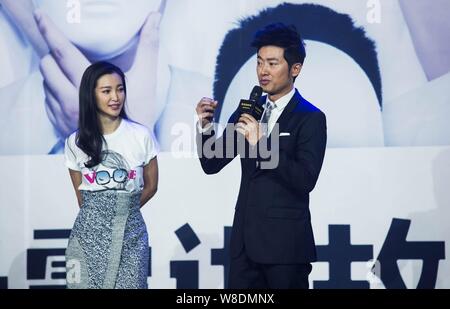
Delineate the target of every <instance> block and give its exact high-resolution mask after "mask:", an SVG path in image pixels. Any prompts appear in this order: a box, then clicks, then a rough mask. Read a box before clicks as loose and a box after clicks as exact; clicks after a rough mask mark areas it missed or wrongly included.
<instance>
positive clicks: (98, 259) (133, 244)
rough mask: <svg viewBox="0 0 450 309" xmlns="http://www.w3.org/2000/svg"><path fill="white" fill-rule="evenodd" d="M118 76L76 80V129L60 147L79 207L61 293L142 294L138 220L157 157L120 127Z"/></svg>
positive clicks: (131, 128) (150, 191)
mask: <svg viewBox="0 0 450 309" xmlns="http://www.w3.org/2000/svg"><path fill="white" fill-rule="evenodd" d="M125 99H126V84H125V75H124V73H123V72H122V71H121V70H120V69H119V68H118V67H116V66H114V65H113V64H110V63H108V62H97V63H94V64H92V65H91V66H89V67H88V68H87V69H86V71H85V72H84V74H83V77H82V80H81V85H80V93H79V101H80V109H79V128H78V130H77V131H76V132H74V133H73V134H71V135H70V136H69V137H68V138H67V140H66V143H65V158H66V166H67V167H68V168H69V173H70V177H71V179H72V183H73V186H74V188H75V192H76V195H77V198H78V204H79V205H80V212H79V214H78V216H77V218H76V220H75V224H74V226H73V229H72V232H71V235H70V238H69V244H68V248H67V250H66V270H67V287H68V288H147V276H148V262H149V246H148V235H147V229H146V226H145V222H144V220H143V218H142V214H141V212H140V207H142V206H143V205H144V204H145V203H146V202H147V201H148V200H150V198H152V196H153V195H154V194H155V193H156V188H157V184H158V164H157V159H156V154H157V149H156V143H155V141H154V138H153V135H152V134H151V133H150V132H149V130H148V129H147V128H146V127H144V126H142V125H140V124H137V123H135V122H133V121H130V120H128V117H127V115H126V112H125V108H124V107H125Z"/></svg>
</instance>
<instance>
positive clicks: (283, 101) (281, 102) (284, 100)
mask: <svg viewBox="0 0 450 309" xmlns="http://www.w3.org/2000/svg"><path fill="white" fill-rule="evenodd" d="M294 94H295V87H292V90H291V91H289V92H288V93H287V94H285V95H284V96H282V97H281V98H279V99H278V100H276V101H275V102H273V103H274V104H275V109H278V110H283V109H284V108H285V107H286V105H288V103H289V101H291V99H292V97H293V96H294ZM266 102H272V101H270V100H269V96H267V99H266Z"/></svg>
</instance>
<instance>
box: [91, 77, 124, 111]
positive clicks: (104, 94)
mask: <svg viewBox="0 0 450 309" xmlns="http://www.w3.org/2000/svg"><path fill="white" fill-rule="evenodd" d="M95 98H96V100H97V110H98V112H99V115H100V116H101V117H102V116H103V117H109V118H112V119H114V118H117V117H119V115H120V112H121V111H122V108H123V104H124V102H125V88H124V86H123V82H122V77H120V75H118V74H116V73H113V74H105V75H102V76H101V77H100V78H99V79H98V80H97V86H96V87H95Z"/></svg>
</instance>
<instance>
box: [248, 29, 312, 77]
mask: <svg viewBox="0 0 450 309" xmlns="http://www.w3.org/2000/svg"><path fill="white" fill-rule="evenodd" d="M268 45H273V46H278V47H281V48H283V49H284V59H286V62H287V63H288V66H289V69H291V67H292V66H293V65H294V64H295V63H301V64H303V61H304V60H305V57H306V51H305V45H304V43H303V40H302V38H301V37H300V34H299V33H298V32H297V29H296V27H295V26H294V25H289V26H287V25H285V24H283V23H274V24H270V25H267V26H266V27H264V28H263V29H261V30H259V31H257V32H256V34H255V37H254V38H253V42H252V46H253V47H256V48H257V50H258V51H259V50H260V48H261V47H264V46H268Z"/></svg>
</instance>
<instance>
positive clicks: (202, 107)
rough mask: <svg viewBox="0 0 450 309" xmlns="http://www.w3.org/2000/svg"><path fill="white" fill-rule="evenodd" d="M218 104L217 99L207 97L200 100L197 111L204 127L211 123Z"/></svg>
mask: <svg viewBox="0 0 450 309" xmlns="http://www.w3.org/2000/svg"><path fill="white" fill-rule="evenodd" d="M217 104H218V102H217V101H214V100H213V99H210V98H206V97H204V98H202V99H201V100H200V102H198V104H197V107H196V108H195V111H196V112H197V116H198V120H199V123H200V125H201V126H202V128H204V127H205V126H207V125H208V124H210V123H211V121H212V119H213V117H214V111H215V109H216V107H217Z"/></svg>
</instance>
